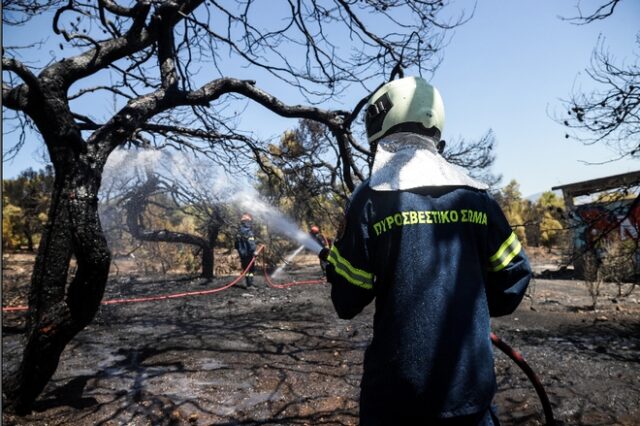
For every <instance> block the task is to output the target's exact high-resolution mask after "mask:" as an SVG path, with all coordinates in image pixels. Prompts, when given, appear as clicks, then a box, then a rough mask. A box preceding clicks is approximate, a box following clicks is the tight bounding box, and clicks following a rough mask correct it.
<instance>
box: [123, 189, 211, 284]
mask: <svg viewBox="0 0 640 426" xmlns="http://www.w3.org/2000/svg"><path fill="white" fill-rule="evenodd" d="M157 185H158V180H157V178H154V177H151V178H149V179H148V180H147V181H146V182H145V183H144V184H142V185H141V186H140V187H139V188H137V189H136V190H135V191H133V192H132V193H131V194H130V195H129V200H128V201H127V203H126V204H125V210H126V214H127V227H128V229H129V232H130V233H131V235H133V237H134V238H137V239H139V240H141V241H156V242H165V243H182V244H189V245H193V246H196V247H199V248H200V249H201V250H202V273H201V276H202V277H203V278H207V279H211V278H213V270H214V264H213V248H214V246H215V240H213V241H209V240H207V239H204V238H202V237H199V236H197V235H192V234H187V233H184V232H174V231H169V230H166V229H162V230H146V229H145V228H144V225H143V224H142V218H143V216H144V209H145V206H146V204H147V199H148V197H149V196H150V195H151V194H152V193H153V192H154V191H155V190H156V188H157Z"/></svg>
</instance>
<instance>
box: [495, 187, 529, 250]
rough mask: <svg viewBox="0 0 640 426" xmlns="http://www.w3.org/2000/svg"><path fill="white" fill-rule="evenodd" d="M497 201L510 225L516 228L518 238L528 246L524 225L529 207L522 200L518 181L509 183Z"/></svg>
mask: <svg viewBox="0 0 640 426" xmlns="http://www.w3.org/2000/svg"><path fill="white" fill-rule="evenodd" d="M496 200H497V201H498V204H500V207H502V211H503V212H504V214H505V216H506V217H507V220H508V221H509V224H510V225H511V226H512V227H513V228H514V229H513V232H515V234H516V235H517V236H518V239H519V240H520V242H521V243H522V244H524V245H526V244H527V235H526V233H525V228H524V225H525V216H526V208H527V205H526V202H525V201H524V200H523V199H522V194H521V193H520V185H519V184H518V182H517V181H516V180H512V181H511V182H509V184H508V185H507V186H505V187H504V188H502V189H501V190H500V191H499V192H498V194H496Z"/></svg>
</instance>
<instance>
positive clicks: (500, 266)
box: [491, 240, 522, 272]
mask: <svg viewBox="0 0 640 426" xmlns="http://www.w3.org/2000/svg"><path fill="white" fill-rule="evenodd" d="M520 250H522V244H520V241H518V240H516V241H515V244H513V246H512V248H511V251H510V252H509V253H508V254H507V255H505V256H504V257H503V258H502V261H501V262H500V263H498V264H497V265H494V266H492V267H491V270H492V271H493V272H498V271H500V270H502V269H504V268H506V267H507V265H508V264H509V263H510V262H511V261H512V260H513V258H514V257H516V256H517V255H518V253H520Z"/></svg>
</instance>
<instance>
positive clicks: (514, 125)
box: [2, 0, 640, 197]
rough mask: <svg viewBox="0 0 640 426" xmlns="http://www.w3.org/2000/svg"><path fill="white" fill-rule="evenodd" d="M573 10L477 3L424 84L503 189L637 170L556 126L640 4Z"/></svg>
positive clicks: (566, 5)
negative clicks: (483, 142)
mask: <svg viewBox="0 0 640 426" xmlns="http://www.w3.org/2000/svg"><path fill="white" fill-rule="evenodd" d="M451 3H452V5H453V6H454V8H455V7H457V8H458V9H459V8H466V7H470V6H471V5H473V3H472V2H471V1H464V0H457V1H456V0H454V1H452V2H451ZM601 3H602V2H601V1H600V0H583V1H582V2H581V6H582V7H583V8H584V9H583V10H585V11H588V10H591V9H589V7H593V6H595V5H597V4H601ZM576 4H577V2H576V0H517V1H505V0H478V2H477V5H476V9H475V12H474V15H473V17H472V18H471V20H470V21H469V22H467V23H466V24H464V25H463V26H461V27H459V28H457V29H456V30H455V31H454V32H453V33H452V34H450V40H449V44H448V46H447V47H446V48H445V50H444V57H443V61H442V63H441V65H440V67H439V68H438V70H437V71H436V73H435V74H434V75H433V76H430V79H431V82H432V84H434V85H435V86H436V87H437V88H438V89H439V91H440V93H441V94H442V97H443V99H444V104H445V110H446V124H445V129H444V135H443V137H444V139H445V140H446V139H449V140H455V139H461V138H462V139H466V140H474V139H479V138H480V137H481V136H483V135H484V134H485V133H486V132H487V131H488V130H490V129H491V130H492V131H493V132H494V135H495V139H496V141H497V147H496V162H495V164H494V166H493V172H494V173H496V174H501V175H502V177H503V180H502V182H501V185H506V184H508V183H509V182H510V181H511V180H512V179H515V180H516V181H517V182H518V183H519V184H520V191H521V193H522V195H523V196H525V197H526V196H530V195H533V194H537V193H541V192H544V191H548V190H551V188H552V187H553V186H556V185H563V184H568V183H574V182H579V181H582V180H587V179H593V178H598V177H603V176H608V175H613V174H619V173H624V172H629V171H635V170H639V169H640V162H639V161H637V160H636V161H631V160H626V161H616V162H613V163H608V164H605V165H593V164H587V163H589V162H602V161H603V160H606V159H610V158H614V157H615V153H613V152H611V151H610V150H609V149H607V148H606V147H604V146H602V145H596V146H590V147H587V146H584V145H582V144H580V143H579V142H577V141H575V140H572V139H565V137H564V135H565V133H566V131H565V129H564V128H563V126H562V125H560V124H558V123H557V122H556V121H554V119H553V117H554V116H563V114H566V110H565V108H563V106H562V99H568V98H569V96H570V94H571V93H572V91H573V90H585V91H588V90H590V89H591V88H592V87H593V86H592V83H591V81H590V80H589V78H588V77H587V76H586V75H585V72H584V71H585V68H587V67H588V66H589V61H590V58H591V54H592V51H593V49H594V47H595V46H596V44H597V42H598V37H600V36H602V37H604V39H605V46H607V48H608V49H609V50H610V52H611V53H612V54H613V55H614V56H615V58H616V59H618V60H620V62H622V61H626V62H627V63H629V62H630V61H633V60H634V56H633V53H634V52H635V54H636V55H640V52H638V45H637V44H636V43H635V39H636V35H637V34H638V32H640V24H639V22H640V2H638V1H635V0H625V1H623V2H621V4H620V6H619V8H618V9H617V10H616V12H615V14H614V15H613V16H611V17H609V18H607V19H605V20H602V21H597V22H594V23H591V24H587V25H574V24H572V23H570V22H568V21H565V20H562V19H560V17H574V16H576V15H577V9H576ZM467 10H469V9H467ZM44 28H50V27H47V26H45V27H44ZM22 31H23V32H22V33H18V32H10V30H7V29H6V28H5V29H4V34H3V43H6V44H11V43H17V40H19V39H20V38H22V37H24V36H25V33H24V31H32V32H33V28H26V29H22ZM54 41H55V40H54ZM637 57H638V56H635V58H637ZM245 72H249V71H248V70H245ZM238 77H242V76H241V75H238ZM362 96H363V94H362V93H355V92H354V93H353V94H352V95H351V96H349V94H347V96H346V97H343V100H342V102H343V103H344V105H343V106H342V107H343V108H346V109H351V108H352V106H353V105H355V103H357V101H358V100H359V99H360V98H361V97H362ZM105 102H106V101H105ZM247 113H248V115H250V117H251V122H252V123H255V124H254V125H255V127H256V133H257V134H260V135H262V136H275V135H278V134H281V133H282V132H283V131H284V130H286V129H288V128H292V127H295V123H292V122H291V120H284V119H280V118H278V117H274V116H273V114H271V113H269V112H268V111H266V110H264V109H262V108H261V107H257V106H249V107H248V109H247ZM11 142H12V139H11V136H7V135H4V137H3V153H4V152H5V151H6V150H7V149H8V148H9V147H10V146H11ZM42 152H43V148H42V147H41V146H40V145H39V143H38V142H37V141H36V140H35V138H32V139H30V140H29V141H28V143H27V144H26V145H25V147H24V148H23V150H22V151H21V152H20V154H19V155H18V157H17V158H16V159H15V160H13V161H3V170H2V173H3V177H4V178H11V177H15V176H16V175H17V174H18V173H20V172H21V171H22V170H25V169H26V168H28V167H32V168H35V169H39V168H42V167H43V166H44V163H43V162H42Z"/></svg>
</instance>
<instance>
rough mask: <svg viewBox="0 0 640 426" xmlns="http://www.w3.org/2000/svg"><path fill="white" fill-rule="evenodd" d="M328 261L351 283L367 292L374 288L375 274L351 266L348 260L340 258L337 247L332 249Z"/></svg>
mask: <svg viewBox="0 0 640 426" xmlns="http://www.w3.org/2000/svg"><path fill="white" fill-rule="evenodd" d="M327 260H328V261H329V263H331V264H332V265H333V267H334V268H335V270H336V273H337V274H338V275H340V276H342V277H343V278H344V279H346V280H347V281H348V282H349V283H351V284H353V285H356V286H358V287H362V288H364V289H367V290H370V289H372V288H373V274H372V273H370V272H367V271H363V270H362V269H358V268H356V267H354V266H353V265H351V263H349V261H348V260H347V259H345V258H344V257H342V256H340V252H339V251H338V248H337V247H336V246H335V245H334V246H333V247H331V251H330V252H329V258H328V259H327Z"/></svg>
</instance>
